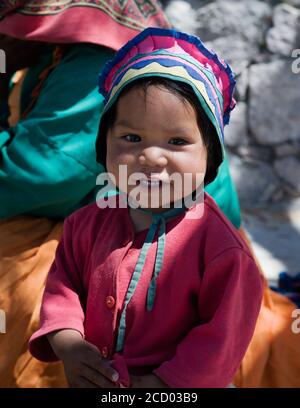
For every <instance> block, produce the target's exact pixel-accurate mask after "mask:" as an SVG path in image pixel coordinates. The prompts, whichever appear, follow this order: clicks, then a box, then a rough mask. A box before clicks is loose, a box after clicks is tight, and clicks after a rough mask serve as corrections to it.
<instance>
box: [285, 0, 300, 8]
mask: <svg viewBox="0 0 300 408" xmlns="http://www.w3.org/2000/svg"><path fill="white" fill-rule="evenodd" d="M284 2H285V3H288V4H290V5H291V6H294V7H298V8H300V0H284Z"/></svg>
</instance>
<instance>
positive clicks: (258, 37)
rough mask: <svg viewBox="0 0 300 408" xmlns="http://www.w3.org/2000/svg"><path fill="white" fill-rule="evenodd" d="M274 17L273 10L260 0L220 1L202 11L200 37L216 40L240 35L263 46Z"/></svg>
mask: <svg viewBox="0 0 300 408" xmlns="http://www.w3.org/2000/svg"><path fill="white" fill-rule="evenodd" d="M271 15H272V9H271V7H270V6H269V5H267V4H265V3H263V2H261V1H258V0H252V1H233V0H219V1H216V2H213V3H210V4H208V5H206V6H204V7H201V8H200V9H199V10H198V12H197V18H198V22H199V27H198V35H199V36H200V37H201V38H203V40H204V41H212V40H215V39H217V38H219V37H227V36H228V35H231V34H236V35H237V36H240V37H242V38H244V39H245V41H246V42H252V43H257V44H261V43H262V42H263V39H264V33H265V30H266V29H267V28H268V26H269V24H270V19H271Z"/></svg>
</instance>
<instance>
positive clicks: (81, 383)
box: [76, 376, 99, 388]
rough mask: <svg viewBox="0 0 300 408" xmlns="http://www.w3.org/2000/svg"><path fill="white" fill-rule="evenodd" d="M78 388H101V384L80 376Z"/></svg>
mask: <svg viewBox="0 0 300 408" xmlns="http://www.w3.org/2000/svg"><path fill="white" fill-rule="evenodd" d="M76 388H99V386H98V385H96V384H94V383H93V382H91V381H89V380H88V379H87V378H84V377H82V376H80V377H79V380H78V382H77V384H76Z"/></svg>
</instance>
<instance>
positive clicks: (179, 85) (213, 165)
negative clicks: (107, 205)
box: [96, 77, 223, 185]
mask: <svg viewBox="0 0 300 408" xmlns="http://www.w3.org/2000/svg"><path fill="white" fill-rule="evenodd" d="M149 86H157V87H163V88H165V89H166V90H168V91H169V92H170V93H172V94H174V95H176V96H178V97H179V98H180V99H181V100H182V101H183V102H186V101H188V102H189V103H190V104H191V105H192V107H193V108H194V109H195V112H196V115H197V121H198V126H199V129H200V131H201V134H202V137H203V142H204V145H205V147H206V150H207V167H206V174H205V178H204V185H207V184H209V183H211V182H212V181H213V180H214V179H215V178H216V176H217V173H218V168H219V166H220V164H221V163H222V155H223V154H222V148H221V143H220V140H219V137H218V135H217V131H216V129H215V127H214V125H213V124H212V123H211V121H210V120H209V118H208V117H207V115H206V113H205V111H204V109H203V108H202V106H201V104H200V102H199V100H198V98H197V96H196V94H195V92H194V91H193V89H192V87H191V86H190V85H188V84H186V83H185V82H179V81H173V80H170V79H168V78H163V77H148V78H141V79H138V80H135V81H133V82H132V83H130V84H129V85H127V86H126V88H125V89H124V90H123V91H122V95H125V94H126V93H127V92H129V91H130V90H132V89H136V88H141V89H143V90H144V92H145V94H146V93H147V89H148V87H149ZM116 116H117V103H114V105H113V106H112V107H111V108H110V109H109V110H108V111H107V112H106V113H105V114H104V115H103V116H102V118H101V122H100V126H99V132H98V137H97V141H96V153H97V161H98V162H100V163H102V164H104V165H105V164H106V135H107V132H108V130H109V129H110V128H111V127H112V126H113V124H114V122H115V120H116Z"/></svg>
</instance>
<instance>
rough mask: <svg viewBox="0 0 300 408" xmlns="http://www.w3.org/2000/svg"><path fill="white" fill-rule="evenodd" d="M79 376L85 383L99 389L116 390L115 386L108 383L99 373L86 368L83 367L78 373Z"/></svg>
mask: <svg viewBox="0 0 300 408" xmlns="http://www.w3.org/2000/svg"><path fill="white" fill-rule="evenodd" d="M80 375H81V376H82V377H84V378H85V379H86V380H87V381H90V382H91V383H92V384H95V386H97V387H100V388H117V385H116V384H114V383H112V382H111V381H109V380H108V379H107V378H106V377H104V376H103V375H102V374H101V373H100V372H99V371H96V370H94V369H93V368H90V367H88V366H84V367H83V369H82V370H81V372H80Z"/></svg>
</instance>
